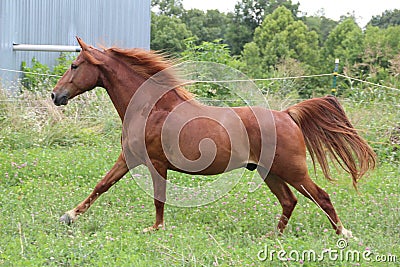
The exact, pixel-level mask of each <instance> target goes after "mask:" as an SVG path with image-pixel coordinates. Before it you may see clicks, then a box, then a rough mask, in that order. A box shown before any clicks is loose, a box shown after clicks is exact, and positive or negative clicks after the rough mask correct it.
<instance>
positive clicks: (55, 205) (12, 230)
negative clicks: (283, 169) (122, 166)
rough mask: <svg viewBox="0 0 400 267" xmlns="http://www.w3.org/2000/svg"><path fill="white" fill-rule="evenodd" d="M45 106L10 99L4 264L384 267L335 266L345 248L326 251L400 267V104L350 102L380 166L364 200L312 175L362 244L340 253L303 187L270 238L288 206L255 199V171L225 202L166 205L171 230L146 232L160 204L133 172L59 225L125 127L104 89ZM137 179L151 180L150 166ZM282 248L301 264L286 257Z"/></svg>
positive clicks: (0, 216) (0, 240)
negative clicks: (399, 129)
mask: <svg viewBox="0 0 400 267" xmlns="http://www.w3.org/2000/svg"><path fill="white" fill-rule="evenodd" d="M0 97H1V94H0ZM99 98H100V102H99ZM40 99H42V98H40V97H39V99H37V98H33V99H30V100H27V101H23V102H21V101H14V102H12V103H11V104H10V103H9V102H7V101H1V100H2V99H0V142H1V143H0V144H1V146H0V265H3V266H379V265H377V264H378V263H377V262H374V261H370V262H369V261H366V260H363V259H361V260H360V261H354V260H353V261H346V259H343V257H342V258H340V254H339V255H338V256H339V258H338V259H336V260H334V257H335V255H336V254H335V252H332V253H331V258H329V254H328V251H327V249H331V250H338V251H339V252H340V251H341V253H342V254H343V253H346V252H357V253H367V254H368V253H372V255H370V259H371V260H375V259H376V256H377V255H382V256H388V255H394V256H396V257H397V263H383V264H382V266H395V265H398V264H399V262H400V241H399V240H400V210H399V207H400V192H399V191H400V190H399V184H400V183H399V182H400V181H399V174H400V164H399V155H398V154H399V152H398V151H399V150H398V148H399V147H398V145H395V144H391V143H390V142H389V139H390V134H391V133H390V130H391V129H393V127H396V126H398V125H399V122H398V118H399V113H398V112H399V110H398V108H397V107H396V104H393V105H392V106H390V103H387V104H386V106H385V107H386V108H384V109H383V108H381V107H380V104H379V103H377V104H376V105H372V104H365V103H364V104H359V105H357V104H356V103H353V102H345V106H346V112H348V114H349V116H350V118H351V120H352V121H353V122H354V124H355V126H356V127H357V128H358V129H360V130H362V134H363V136H365V137H366V138H367V139H368V141H369V142H370V143H371V144H372V146H373V147H374V149H375V150H376V151H377V153H378V156H379V159H380V163H379V166H378V168H377V169H376V170H375V171H373V172H370V173H369V174H368V175H367V177H365V178H364V179H363V180H361V182H360V185H359V192H358V193H357V192H356V191H355V190H354V189H353V188H352V186H351V179H350V178H349V177H348V175H346V174H345V173H344V172H337V171H335V170H333V173H334V175H335V176H336V177H337V178H338V180H337V182H336V183H330V182H328V181H326V180H325V179H324V178H323V176H322V174H321V172H320V171H319V170H318V171H317V177H315V175H314V174H312V177H313V179H314V181H315V182H316V183H317V184H318V185H319V186H321V187H322V188H324V189H325V190H326V191H327V192H328V193H329V194H330V196H331V200H332V202H333V204H334V206H335V208H336V210H337V212H338V213H339V216H340V218H341V220H342V222H343V223H344V225H345V227H346V228H348V229H350V230H352V231H353V234H354V236H356V237H357V238H358V239H357V240H354V239H351V240H348V246H347V247H346V248H345V249H344V250H339V249H338V247H337V243H338V242H340V241H341V240H340V237H338V236H337V235H336V234H335V233H334V231H333V229H331V225H330V223H329V221H328V219H327V218H326V216H325V215H324V214H323V212H322V211H320V210H319V209H318V207H316V205H314V204H313V203H311V201H309V200H308V199H306V198H305V197H303V196H301V195H299V194H298V193H297V192H296V195H297V197H298V200H299V203H298V205H297V207H296V209H295V210H294V213H293V216H292V218H291V220H290V222H289V225H288V228H287V230H286V231H285V233H284V235H282V236H278V235H276V233H275V234H272V235H268V234H270V233H271V232H272V233H274V231H275V228H276V225H277V222H278V218H279V216H280V213H281V208H280V205H279V204H278V202H277V199H276V198H275V196H274V195H273V194H272V193H271V192H270V191H269V190H268V188H267V187H266V186H265V185H262V186H261V188H259V189H258V190H256V191H255V192H249V183H250V182H251V179H252V176H253V173H252V172H249V171H245V172H244V175H243V177H242V178H241V180H240V182H239V183H238V184H237V186H236V187H235V188H234V189H233V190H231V191H230V192H229V193H228V194H226V195H225V196H224V197H222V198H221V199H219V200H218V201H215V202H213V203H210V204H207V205H205V206H200V207H193V208H182V207H175V206H170V205H167V206H166V212H165V223H166V229H165V230H160V231H157V232H154V233H150V234H143V233H142V230H143V229H144V228H145V227H148V226H150V225H152V224H153V223H154V215H155V211H154V206H153V200H152V198H151V197H150V196H148V194H147V193H146V192H144V191H143V190H142V189H141V187H140V186H139V185H138V184H137V182H136V180H135V178H134V177H132V176H131V175H130V174H128V175H127V176H126V177H125V178H124V179H122V180H121V181H120V182H118V183H117V184H116V185H115V186H113V187H112V188H111V189H110V190H109V191H108V192H107V193H105V194H104V195H102V196H101V197H100V198H99V200H98V201H97V202H95V204H94V205H93V206H92V207H91V208H90V209H89V211H88V212H87V213H85V214H84V215H83V216H80V217H79V218H78V220H77V222H76V223H74V224H73V225H71V226H66V225H64V224H61V223H59V221H58V220H59V217H60V216H61V215H62V214H63V213H64V212H65V211H67V210H70V209H71V208H73V207H75V206H76V205H77V204H78V203H79V202H81V201H82V200H83V199H84V198H86V197H87V195H88V194H89V193H90V192H91V191H92V189H93V188H94V186H95V185H96V184H97V182H98V181H99V180H100V179H101V178H102V177H103V175H104V174H105V173H106V172H107V171H108V170H109V169H110V168H111V166H112V165H113V163H114V161H115V160H116V158H117V156H118V154H119V152H120V147H119V134H120V126H119V123H118V119H115V117H116V114H115V111H114V110H113V109H112V107H111V106H110V103H109V102H104V99H103V98H102V95H101V94H99V95H98V96H96V95H93V94H92V95H89V96H87V97H86V98H85V97H82V98H78V99H76V100H75V101H74V102H71V104H70V105H68V106H67V107H65V108H61V109H60V108H54V107H53V106H52V105H49V106H47V104H46V102H43V101H41V100H40ZM38 100H39V101H38ZM397 105H398V104H397ZM44 106H45V107H46V108H45V109H42V108H43V107H44ZM41 110H44V111H41ZM32 111H35V112H33V113H32ZM310 170H311V168H310ZM137 174H140V175H141V176H142V177H148V175H149V174H148V171H147V170H146V169H145V168H138V170H137ZM169 175H170V178H171V180H173V181H175V182H176V183H178V184H183V185H185V184H186V185H193V183H194V182H193V179H192V178H193V177H191V176H189V175H183V174H179V173H175V172H170V173H169ZM232 175H235V174H234V173H233V174H232ZM199 179H201V178H199ZM207 179H208V180H209V179H210V178H209V177H208V178H207ZM204 180H206V179H204V178H203V181H204ZM265 249H267V250H268V251H267V253H268V255H269V253H275V254H273V256H274V260H272V261H271V260H270V259H266V260H265V261H261V260H260V259H259V257H261V258H263V257H264V256H265V255H266V254H265ZM311 250H312V251H315V252H316V253H317V256H318V255H321V254H323V255H325V258H324V259H323V260H319V261H307V260H306V261H300V262H299V261H295V260H294V259H295V256H296V255H295V253H296V252H298V253H300V254H301V253H302V252H309V251H311ZM273 251H276V252H273ZM278 251H286V252H287V255H286V257H290V256H291V258H292V259H291V260H290V261H280V260H278V259H277V252H278ZM324 251H325V252H324ZM289 254H290V255H289Z"/></svg>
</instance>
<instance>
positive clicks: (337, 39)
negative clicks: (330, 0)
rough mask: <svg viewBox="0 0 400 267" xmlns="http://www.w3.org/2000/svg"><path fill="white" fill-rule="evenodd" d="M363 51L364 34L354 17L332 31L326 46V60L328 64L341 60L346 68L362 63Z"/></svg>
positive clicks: (345, 20)
mask: <svg viewBox="0 0 400 267" xmlns="http://www.w3.org/2000/svg"><path fill="white" fill-rule="evenodd" d="M363 51H364V44H363V33H362V30H361V28H360V27H359V26H358V25H357V23H356V22H355V21H354V18H352V17H348V18H346V19H344V20H343V21H342V22H340V24H339V25H338V26H336V27H335V28H334V29H333V30H332V31H331V33H330V34H329V36H328V38H327V40H326V42H325V44H324V58H325V59H326V60H327V61H328V62H334V60H335V58H339V59H340V63H341V65H342V66H343V65H344V66H346V67H350V66H352V65H354V64H355V63H356V62H360V61H361V56H362V53H363ZM327 70H328V69H327ZM329 71H331V69H330V68H329Z"/></svg>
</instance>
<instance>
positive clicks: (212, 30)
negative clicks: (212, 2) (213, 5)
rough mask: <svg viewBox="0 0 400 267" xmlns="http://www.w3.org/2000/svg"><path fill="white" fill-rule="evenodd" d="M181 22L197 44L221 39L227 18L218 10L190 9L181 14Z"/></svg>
mask: <svg viewBox="0 0 400 267" xmlns="http://www.w3.org/2000/svg"><path fill="white" fill-rule="evenodd" d="M181 19H182V22H184V23H185V24H186V27H187V28H188V29H189V30H190V31H191V32H192V34H193V35H194V36H196V37H197V41H196V43H197V44H201V43H202V42H213V41H214V40H217V39H223V37H224V34H225V29H226V25H227V24H228V18H227V16H226V14H224V13H221V12H219V11H218V10H207V11H206V12H204V11H202V10H199V9H190V10H187V11H185V12H184V13H183V15H182V18H181Z"/></svg>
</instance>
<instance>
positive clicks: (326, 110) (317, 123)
mask: <svg viewBox="0 0 400 267" xmlns="http://www.w3.org/2000/svg"><path fill="white" fill-rule="evenodd" d="M285 112H287V113H288V114H289V115H290V117H292V119H293V120H294V121H295V122H296V124H297V125H298V126H299V127H300V129H301V131H302V132H303V136H304V139H305V142H306V146H307V149H308V151H309V153H310V155H311V158H312V161H313V164H314V168H315V158H317V160H318V162H319V164H320V165H321V168H322V171H323V173H324V175H325V177H326V178H327V179H328V180H333V179H332V177H331V175H330V170H329V164H328V155H329V156H330V157H331V159H334V160H335V161H336V162H337V163H338V164H339V165H340V166H341V167H342V168H343V169H344V170H345V171H346V172H348V173H350V174H351V176H352V178H353V186H354V187H355V188H356V189H357V182H358V180H359V179H360V178H361V177H362V176H363V175H364V174H365V173H366V172H367V171H368V170H369V169H373V168H374V167H375V164H376V154H375V153H374V151H373V150H372V149H371V147H370V146H369V145H368V144H367V142H366V141H365V140H364V139H363V138H361V137H360V136H359V135H358V134H357V131H356V129H354V127H353V125H352V124H351V123H350V121H349V119H348V118H347V116H346V114H345V112H344V110H343V108H342V106H341V105H340V103H339V102H338V100H337V99H336V98H335V97H333V96H327V97H322V98H314V99H310V100H306V101H303V102H301V103H299V104H297V105H294V106H292V107H289V108H288V109H287V110H285Z"/></svg>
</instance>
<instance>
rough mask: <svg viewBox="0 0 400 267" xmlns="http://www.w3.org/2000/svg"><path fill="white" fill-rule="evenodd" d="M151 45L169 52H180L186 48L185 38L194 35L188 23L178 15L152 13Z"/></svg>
mask: <svg viewBox="0 0 400 267" xmlns="http://www.w3.org/2000/svg"><path fill="white" fill-rule="evenodd" d="M151 17H152V19H151V20H152V22H151V40H150V47H151V49H154V50H163V51H167V52H169V53H179V52H182V51H183V50H184V49H185V39H187V38H189V37H190V36H192V33H191V32H190V31H189V30H188V29H187V28H186V25H185V24H184V23H183V22H182V21H181V20H180V19H179V18H177V17H169V16H166V15H156V14H154V13H152V16H151Z"/></svg>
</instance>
